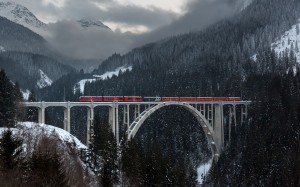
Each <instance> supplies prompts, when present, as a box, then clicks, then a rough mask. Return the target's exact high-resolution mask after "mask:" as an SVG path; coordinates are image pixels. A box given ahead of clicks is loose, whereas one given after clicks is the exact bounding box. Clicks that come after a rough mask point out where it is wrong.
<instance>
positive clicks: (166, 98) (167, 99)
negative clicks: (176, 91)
mask: <svg viewBox="0 0 300 187" xmlns="http://www.w3.org/2000/svg"><path fill="white" fill-rule="evenodd" d="M161 101H163V102H167V101H180V98H179V97H162V98H161Z"/></svg>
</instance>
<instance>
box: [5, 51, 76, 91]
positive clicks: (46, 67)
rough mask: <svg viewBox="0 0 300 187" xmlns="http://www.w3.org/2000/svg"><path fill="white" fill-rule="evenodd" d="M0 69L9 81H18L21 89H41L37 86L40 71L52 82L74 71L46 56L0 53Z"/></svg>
mask: <svg viewBox="0 0 300 187" xmlns="http://www.w3.org/2000/svg"><path fill="white" fill-rule="evenodd" d="M0 67H1V68H2V69H4V70H5V71H6V73H7V75H8V77H9V78H10V79H11V80H13V81H18V82H19V83H20V84H21V86H22V88H23V89H38V88H41V87H38V85H37V82H38V81H39V80H40V79H41V78H42V77H41V73H40V70H41V71H42V72H43V73H45V74H46V76H48V77H49V78H50V79H51V80H52V81H56V80H57V79H59V78H60V77H62V76H63V75H66V74H68V73H74V72H75V71H76V70H75V69H74V68H72V67H70V66H67V65H63V64H61V63H59V62H58V61H56V60H54V59H52V58H49V57H47V56H43V55H38V54H33V53H23V52H2V53H0Z"/></svg>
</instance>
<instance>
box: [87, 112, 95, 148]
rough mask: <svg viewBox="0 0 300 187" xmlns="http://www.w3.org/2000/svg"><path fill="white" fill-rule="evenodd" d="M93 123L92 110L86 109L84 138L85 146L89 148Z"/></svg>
mask: <svg viewBox="0 0 300 187" xmlns="http://www.w3.org/2000/svg"><path fill="white" fill-rule="evenodd" d="M93 121H94V108H88V110H87V131H86V132H87V136H86V144H87V146H89V144H90V140H91V135H93V128H92V127H93Z"/></svg>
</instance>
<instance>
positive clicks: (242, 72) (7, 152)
mask: <svg viewBox="0 0 300 187" xmlns="http://www.w3.org/2000/svg"><path fill="white" fill-rule="evenodd" d="M247 2H248V3H247V6H245V8H243V9H242V10H241V11H237V12H236V13H235V14H234V15H233V16H231V17H229V18H226V19H224V20H221V21H219V22H217V23H215V24H213V25H212V26H210V27H208V28H206V29H203V30H201V31H193V32H189V33H183V34H180V35H175V36H170V37H168V38H162V39H161V40H159V41H153V43H149V44H146V45H143V46H140V47H136V48H134V49H132V50H131V51H130V52H128V53H126V54H118V53H115V54H112V55H111V56H110V57H109V58H107V59H106V60H104V61H103V62H102V63H101V64H99V66H98V68H96V69H94V70H93V71H92V72H91V73H89V72H84V71H83V70H75V68H72V67H71V66H69V65H63V64H62V61H63V59H64V58H62V57H61V56H57V58H55V53H53V52H51V49H49V46H47V45H48V44H47V42H46V41H45V40H44V39H43V38H42V37H40V36H39V35H37V34H35V33H31V31H30V30H29V29H27V28H24V27H22V26H19V25H17V26H16V25H14V24H15V23H12V22H10V21H8V20H7V19H5V18H1V17H0V25H2V24H3V25H5V27H1V28H0V31H1V34H0V35H1V36H2V37H1V39H0V69H2V70H1V71H0V128H1V132H2V131H3V132H2V134H1V135H0V178H1V179H5V180H0V186H5V185H7V186H18V185H20V184H23V185H25V186H36V185H41V186H115V185H119V186H180V187H181V186H199V185H200V186H299V185H300V180H299V179H300V160H299V158H300V157H299V156H300V147H299V145H300V137H299V132H300V71H299V70H300V66H299V59H298V57H299V56H300V51H299V47H300V46H299V44H298V43H299V35H300V31H299V19H300V2H299V1H296V0H284V1H283V0H253V1H247ZM10 29H11V30H13V31H15V32H12V33H11V32H10ZM6 35H9V37H7V36H6ZM16 38H17V39H16ZM19 38H20V40H19ZM10 41H13V42H10ZM26 46H30V47H26ZM76 63H77V62H76ZM108 75H109V76H108ZM21 89H22V90H23V91H24V90H30V94H29V97H28V99H26V100H28V101H30V102H33V101H59V102H61V101H74V102H75V101H79V97H80V96H82V95H99V96H105V95H116V96H117V95H120V96H126V95H138V96H143V97H145V96H169V97H172V96H174V97H184V96H189V97H198V96H201V97H241V99H242V100H247V101H251V102H252V104H251V105H250V107H249V114H248V118H247V120H246V122H245V123H244V124H240V125H238V126H236V128H234V130H233V132H232V134H233V136H232V139H231V141H230V144H228V145H226V147H225V148H224V151H223V152H222V154H221V155H220V157H219V160H218V162H214V163H212V166H211V169H210V170H208V171H206V170H205V169H203V167H204V165H205V164H206V163H210V162H211V158H212V155H211V154H212V153H211V151H210V148H209V147H208V142H207V140H206V137H205V134H204V131H203V130H202V129H201V128H199V125H198V124H197V120H196V119H195V117H194V116H193V115H192V114H191V113H189V112H188V111H186V110H185V109H183V108H182V107H179V106H169V107H166V108H163V109H160V110H159V111H158V112H156V113H154V114H152V115H151V116H150V117H149V119H147V120H146V121H145V122H144V124H143V126H141V128H140V129H139V131H138V133H137V135H136V137H135V138H134V139H133V140H131V141H128V142H123V143H122V144H120V145H118V144H117V143H116V141H115V137H114V135H113V133H112V130H111V128H110V126H109V124H108V120H107V119H108V115H109V114H108V110H106V109H105V108H104V109H103V108H97V109H95V117H94V123H93V132H94V134H93V136H92V137H91V140H90V141H89V142H86V134H87V130H86V129H87V127H86V119H87V109H86V108H79V107H74V108H72V110H71V119H72V120H71V134H72V135H73V136H75V137H77V138H78V140H77V139H76V141H75V137H72V135H69V134H68V135H67V137H71V138H70V139H71V140H70V139H69V140H68V141H66V140H65V139H63V138H61V136H60V133H59V130H53V129H55V128H54V127H51V128H50V129H52V130H51V133H50V132H49V130H47V129H49V128H48V127H41V126H39V125H36V126H35V127H29V126H28V125H25V126H24V124H23V125H21V123H20V122H21V121H33V122H37V121H38V116H37V109H36V108H31V107H28V108H25V107H24V106H23V105H22V104H21V102H22V101H24V98H23V95H22V92H21ZM63 114H64V112H63V109H62V108H55V107H49V108H47V109H46V113H45V115H46V124H49V125H53V126H55V127H57V128H63V121H64V116H63ZM121 118H122V117H120V121H121ZM25 124H28V123H25ZM2 127H3V128H2ZM4 127H5V128H4ZM8 128H9V129H8ZM30 129H31V130H30ZM32 129H34V130H32ZM45 129H46V130H45ZM30 131H32V132H30ZM125 131H126V126H125V125H124V124H120V133H119V134H120V137H121V139H122V138H124V137H125ZM30 133H33V134H30ZM37 133H41V134H40V135H38V137H37V135H36V134H37ZM64 133H65V132H64ZM79 141H81V142H82V143H84V144H88V145H87V146H88V148H87V147H84V146H81V147H80V146H78V145H79V144H80V145H81V143H78V142H79ZM43 145H47V146H43ZM40 163H45V164H44V165H41V164H40ZM53 163H55V164H56V165H53ZM54 166H55V167H54ZM205 167H206V165H205ZM197 170H198V171H200V170H205V174H206V175H205V176H204V175H203V176H198V174H197ZM72 171H76V173H73V172H72ZM51 175H53V176H52V177H49V176H51ZM199 178H201V180H199ZM14 179H17V180H14ZM199 181H201V184H200V183H199ZM57 182H58V183H57Z"/></svg>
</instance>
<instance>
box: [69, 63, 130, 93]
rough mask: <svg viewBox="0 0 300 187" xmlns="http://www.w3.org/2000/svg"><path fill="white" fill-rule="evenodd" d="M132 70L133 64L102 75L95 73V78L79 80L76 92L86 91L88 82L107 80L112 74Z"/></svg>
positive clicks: (75, 87)
mask: <svg viewBox="0 0 300 187" xmlns="http://www.w3.org/2000/svg"><path fill="white" fill-rule="evenodd" d="M127 70H129V71H131V70H132V66H129V67H124V66H122V67H119V68H117V69H116V70H115V71H109V72H106V73H104V74H102V75H93V77H94V78H93V79H83V80H81V81H79V82H78V83H76V84H75V86H74V93H75V92H76V91H77V90H79V91H80V93H83V92H84V86H85V84H86V83H87V82H89V83H91V82H95V81H97V80H105V79H109V78H111V77H112V76H114V75H115V76H119V73H120V72H122V73H123V72H125V71H127Z"/></svg>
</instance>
